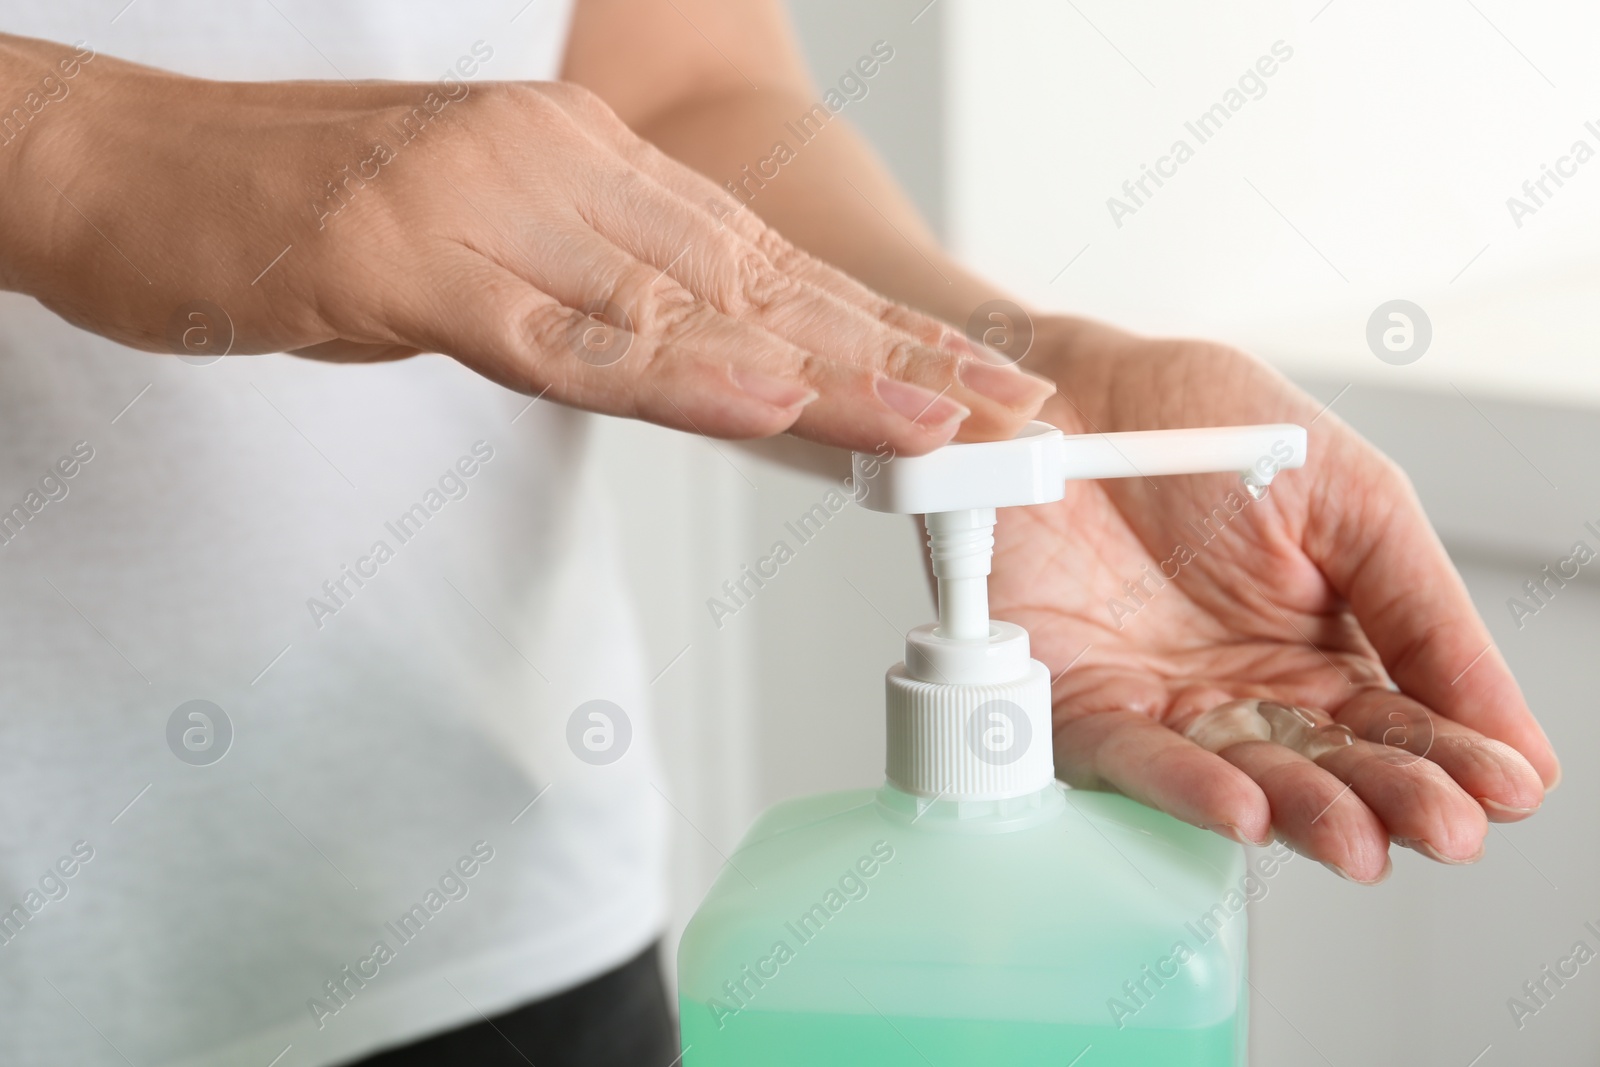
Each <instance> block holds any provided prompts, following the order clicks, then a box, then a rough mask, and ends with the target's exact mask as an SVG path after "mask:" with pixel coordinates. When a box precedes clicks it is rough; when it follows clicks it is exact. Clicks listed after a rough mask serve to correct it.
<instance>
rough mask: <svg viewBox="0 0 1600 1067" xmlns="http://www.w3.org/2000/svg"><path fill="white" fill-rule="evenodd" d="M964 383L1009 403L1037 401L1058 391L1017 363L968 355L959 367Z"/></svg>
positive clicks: (1015, 404)
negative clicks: (983, 360)
mask: <svg viewBox="0 0 1600 1067" xmlns="http://www.w3.org/2000/svg"><path fill="white" fill-rule="evenodd" d="M956 377H958V378H960V379H961V384H962V385H964V386H966V387H967V388H968V389H971V390H972V391H973V392H974V393H978V394H979V395H981V396H986V397H988V398H989V399H990V400H994V401H998V402H999V403H1001V404H1005V405H1006V406H1007V407H1023V406H1025V405H1028V404H1037V403H1039V402H1041V401H1043V400H1044V398H1045V397H1047V396H1049V395H1050V394H1051V393H1053V392H1055V391H1056V387H1055V385H1054V384H1053V383H1052V382H1050V381H1048V380H1046V379H1044V378H1041V377H1039V376H1038V375H1037V374H1031V373H1029V372H1028V371H1025V370H1021V369H1020V368H1017V367H1013V366H1004V367H998V366H995V365H994V364H991V363H980V362H979V361H978V360H975V359H964V360H962V361H961V364H960V365H959V366H958V367H957V368H956Z"/></svg>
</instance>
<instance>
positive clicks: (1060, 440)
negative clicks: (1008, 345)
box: [855, 422, 1306, 515]
mask: <svg viewBox="0 0 1600 1067" xmlns="http://www.w3.org/2000/svg"><path fill="white" fill-rule="evenodd" d="M1305 462H1306V431H1305V428H1304V427H1302V426H1295V425H1293V424H1290V423H1277V424H1269V425H1265V426H1216V427H1208V428H1205V429H1198V430H1139V431H1134V432H1130V433H1096V434H1075V435H1072V436H1068V435H1066V434H1063V433H1062V432H1061V431H1060V430H1058V429H1056V428H1055V427H1054V426H1051V425H1050V424H1049V423H1044V422H1030V423H1029V424H1028V425H1027V426H1026V427H1024V428H1023V430H1022V432H1021V433H1020V434H1018V435H1017V436H1016V437H1014V438H1012V439H1011V440H1009V441H984V442H980V443H977V444H961V445H946V446H944V447H943V448H940V449H936V450H934V451H933V452H930V453H928V454H927V455H925V456H912V457H904V458H896V459H893V460H890V461H887V462H886V461H884V460H883V458H882V457H881V456H875V455H870V454H865V453H858V454H857V455H856V457H855V479H856V480H855V484H856V485H857V486H858V487H859V489H858V493H857V499H858V500H860V501H861V504H862V506H864V507H866V508H869V509H871V510H872V511H886V512H892V513H895V514H900V515H928V514H933V513H937V512H944V511H966V510H969V509H973V508H1008V507H1016V506H1018V505H1023V504H1048V503H1051V502H1052V501H1056V500H1060V499H1061V498H1062V497H1063V496H1064V495H1065V494H1066V483H1067V482H1069V481H1078V480H1081V479H1086V478H1139V477H1151V476H1155V475H1162V474H1206V473H1212V472H1218V471H1237V472H1238V473H1239V474H1240V475H1241V477H1242V478H1243V480H1244V483H1245V485H1246V486H1247V487H1248V488H1250V489H1251V490H1252V491H1254V492H1256V494H1257V495H1259V490H1260V489H1261V488H1262V487H1264V486H1265V485H1267V484H1268V483H1269V482H1271V481H1272V476H1273V475H1275V474H1277V473H1278V472H1279V471H1281V470H1288V469H1291V468H1295V467H1302V466H1304V465H1305Z"/></svg>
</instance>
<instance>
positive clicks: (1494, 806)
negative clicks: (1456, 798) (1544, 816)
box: [1475, 790, 1548, 815]
mask: <svg viewBox="0 0 1600 1067" xmlns="http://www.w3.org/2000/svg"><path fill="white" fill-rule="evenodd" d="M1547 791H1548V790H1547ZM1475 799H1476V800H1477V801H1478V803H1479V804H1482V805H1483V807H1484V810H1485V811H1492V812H1496V813H1498V814H1500V815H1532V814H1533V813H1534V812H1536V811H1538V810H1539V806H1538V805H1537V804H1535V805H1534V806H1533V807H1531V808H1514V807H1512V806H1511V805H1510V804H1502V803H1500V802H1499V801H1497V800H1490V799H1489V798H1488V797H1477V798H1475Z"/></svg>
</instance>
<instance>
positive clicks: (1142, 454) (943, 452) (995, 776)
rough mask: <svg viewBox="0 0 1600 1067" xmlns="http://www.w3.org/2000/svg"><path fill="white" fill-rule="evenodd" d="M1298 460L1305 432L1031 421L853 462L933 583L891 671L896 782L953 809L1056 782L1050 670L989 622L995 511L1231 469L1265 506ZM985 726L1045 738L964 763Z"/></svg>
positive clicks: (863, 491) (861, 483) (1302, 457)
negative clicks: (922, 553)
mask: <svg viewBox="0 0 1600 1067" xmlns="http://www.w3.org/2000/svg"><path fill="white" fill-rule="evenodd" d="M1305 461H1306V431H1305V429H1304V428H1303V427H1300V426H1295V425H1292V424H1287V423H1283V424H1274V425H1265V426H1222V427H1212V428H1207V429H1195V430H1148V431H1138V432H1133V433H1110V434H1078V435H1070V436H1069V435H1066V434H1063V433H1062V432H1061V431H1060V430H1058V429H1056V428H1055V427H1054V426H1051V425H1049V424H1048V423H1043V422H1033V423H1029V424H1028V426H1027V427H1026V428H1024V429H1023V431H1022V433H1020V434H1018V435H1017V436H1016V437H1014V438H1012V439H1011V440H1009V441H987V442H981V443H977V444H960V445H946V446H945V447H943V448H940V449H936V450H935V451H933V452H930V453H928V454H927V455H925V456H915V457H910V458H904V459H899V458H897V459H893V460H889V461H885V460H884V459H883V458H882V457H881V456H877V455H867V454H863V453H859V452H858V453H856V455H855V460H854V468H855V485H856V488H857V499H858V500H859V501H860V502H861V503H862V504H863V506H865V507H867V508H868V509H870V510H872V511H883V512H892V513H897V514H904V515H923V516H925V522H926V524H927V529H928V549H929V553H930V555H931V557H932V560H933V573H934V577H935V578H936V579H937V580H938V584H939V621H938V623H937V624H936V625H928V626H918V627H916V628H915V629H913V630H912V631H911V632H910V634H908V635H907V638H906V661H905V663H904V664H901V665H898V666H896V667H894V668H892V669H891V670H890V672H889V678H888V697H889V766H888V772H889V779H890V781H891V782H893V783H895V784H896V785H897V786H899V787H900V788H902V789H905V790H906V791H907V792H910V793H913V794H917V795H921V796H949V797H952V798H956V799H960V798H970V799H978V798H993V797H1004V796H1016V795H1021V794H1022V793H1026V792H1028V791H1030V790H1034V789H1038V788H1041V786H1042V785H1045V784H1048V783H1049V781H1050V777H1051V775H1050V769H1049V768H1050V766H1051V757H1050V746H1049V743H1048V737H1049V728H1050V675H1049V672H1048V671H1047V670H1046V669H1045V667H1044V665H1043V664H1041V663H1038V662H1037V661H1035V660H1033V659H1032V658H1031V656H1030V654H1029V648H1028V634H1027V631H1025V630H1023V629H1022V628H1021V627H1019V626H1015V625H1013V624H1011V623H1005V622H1000V623H996V622H992V621H991V620H990V619H989V592H988V578H989V569H990V562H991V558H992V557H993V554H994V524H995V509H996V508H1004V507H1016V506H1020V505H1027V504H1048V503H1052V502H1054V501H1057V500H1060V499H1062V498H1063V497H1064V496H1065V495H1066V483H1067V482H1069V481H1076V480H1081V479H1086V478H1138V477H1154V476H1158V475H1166V474H1207V473H1214V472H1223V471H1237V472H1238V473H1239V476H1240V480H1241V482H1243V484H1244V487H1245V489H1246V490H1247V491H1248V492H1249V493H1250V495H1251V496H1253V497H1256V498H1257V499H1259V498H1260V497H1262V496H1263V495H1265V492H1266V487H1267V486H1268V485H1269V484H1270V483H1271V482H1272V479H1273V477H1274V476H1275V475H1276V474H1277V473H1278V472H1279V471H1281V470H1287V469H1290V468H1294V467H1301V466H1304V465H1305ZM996 709H998V710H996ZM980 714H981V715H982V716H986V717H988V718H991V719H992V718H993V717H994V716H996V715H999V716H1000V717H1001V718H1003V719H1004V718H1008V717H1009V718H1010V719H1012V720H1015V722H1016V723H1019V724H1026V726H1025V728H1024V729H1023V730H1022V735H1023V736H1034V735H1037V736H1039V737H1040V738H1042V739H1044V740H1043V741H1042V742H1041V744H1040V746H1038V747H1036V748H1034V749H1033V750H1032V751H1024V752H1019V753H1017V754H1016V755H1014V756H1012V755H1008V756H1007V758H1006V759H1004V760H997V759H996V758H995V756H994V754H993V753H991V752H987V751H979V750H978V749H976V748H972V746H971V745H968V746H967V747H968V748H969V749H971V751H970V752H963V744H962V742H961V740H960V739H961V738H963V737H968V736H969V735H971V736H979V735H982V736H988V735H987V734H983V732H982V730H977V731H976V732H974V730H973V729H971V728H970V727H971V724H972V722H973V721H974V720H973V716H978V715H980ZM979 725H980V726H981V725H982V723H981V722H980V723H979ZM969 740H970V738H969ZM1022 748H1023V749H1027V745H1026V744H1024V745H1023V746H1022ZM969 756H970V757H971V758H968V757H969ZM1041 778H1042V781H1041Z"/></svg>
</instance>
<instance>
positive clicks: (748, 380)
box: [729, 367, 818, 408]
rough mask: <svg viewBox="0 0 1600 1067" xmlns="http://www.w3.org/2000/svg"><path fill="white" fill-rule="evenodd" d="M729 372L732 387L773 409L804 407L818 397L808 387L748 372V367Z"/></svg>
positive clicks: (756, 371) (734, 368)
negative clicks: (736, 387)
mask: <svg viewBox="0 0 1600 1067" xmlns="http://www.w3.org/2000/svg"><path fill="white" fill-rule="evenodd" d="M729 372H730V374H731V375H732V377H733V384H734V385H737V386H738V387H739V388H740V389H742V390H744V391H745V392H746V393H748V394H750V395H751V396H753V397H755V398H756V399H757V400H759V401H761V402H762V403H763V404H771V405H772V406H773V407H775V408H792V407H799V406H804V405H806V404H809V403H811V402H812V401H813V400H815V399H816V398H817V396H818V394H817V391H816V390H815V389H813V388H811V387H810V386H808V385H801V384H800V383H799V382H790V381H785V380H784V379H782V378H774V377H773V376H772V375H770V374H763V373H761V372H760V371H758V370H750V369H749V368H748V367H731V368H729Z"/></svg>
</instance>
